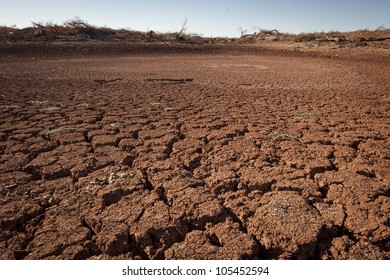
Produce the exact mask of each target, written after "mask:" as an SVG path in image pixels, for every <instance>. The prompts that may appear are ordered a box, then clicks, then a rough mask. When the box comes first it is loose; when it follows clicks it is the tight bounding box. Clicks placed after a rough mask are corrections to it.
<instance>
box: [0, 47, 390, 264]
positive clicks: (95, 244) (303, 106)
mask: <svg viewBox="0 0 390 280" xmlns="http://www.w3.org/2000/svg"><path fill="white" fill-rule="evenodd" d="M64 48H65V47H64ZM64 48H63V49H64ZM188 48H189V50H188V51H187V52H181V53H176V54H175V52H174V51H170V52H166V53H164V52H157V51H155V50H153V51H150V52H149V53H143V54H142V53H141V54H136V53H135V52H126V51H124V52H123V53H122V54H120V55H119V54H118V55H107V54H104V55H95V56H93V55H91V56H88V57H82V56H80V55H79V54H77V53H75V52H74V53H73V57H72V55H67V56H66V57H61V56H59V55H53V56H47V53H46V54H45V53H44V51H43V53H41V55H40V56H39V55H37V56H35V55H34V56H31V55H29V53H28V52H27V54H26V53H25V54H24V55H23V56H17V55H15V54H12V53H10V52H9V51H8V53H6V52H5V53H4V52H3V55H2V56H1V57H0V90H1V91H0V151H1V158H0V172H1V173H0V187H1V188H0V258H1V259H389V258H390V228H389V226H390V223H389V212H390V198H389V195H390V170H389V169H390V168H389V166H390V113H389V111H390V110H389V109H390V106H389V105H390V83H389V81H390V71H389V70H390V67H389V66H390V56H389V51H388V50H386V49H384V50H374V49H368V50H360V49H349V50H326V51H325V50H324V51H323V53H320V54H318V55H313V54H312V53H310V52H308V53H305V52H303V53H300V54H299V55H297V54H296V53H295V52H294V51H289V52H287V53H284V52H281V51H275V52H272V51H269V50H268V51H267V52H262V51H258V52H252V51H251V52H249V51H248V52H246V51H245V46H242V47H240V48H241V49H239V50H238V49H234V50H232V51H228V50H227V51H223V48H219V49H218V52H215V53H214V54H207V47H204V49H203V51H202V52H203V53H199V52H195V51H194V52H191V47H188ZM210 48H211V47H210ZM126 50H127V51H128V49H126ZM248 50H249V47H248ZM252 50H253V47H252ZM3 51H4V49H3ZM163 51H164V50H163ZM45 55H46V56H47V57H43V56H45Z"/></svg>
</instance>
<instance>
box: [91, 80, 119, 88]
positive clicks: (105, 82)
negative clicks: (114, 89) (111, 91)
mask: <svg viewBox="0 0 390 280" xmlns="http://www.w3.org/2000/svg"><path fill="white" fill-rule="evenodd" d="M121 80H123V78H117V79H112V80H93V81H94V82H95V83H99V84H100V85H101V86H102V85H103V84H108V83H113V82H116V81H121Z"/></svg>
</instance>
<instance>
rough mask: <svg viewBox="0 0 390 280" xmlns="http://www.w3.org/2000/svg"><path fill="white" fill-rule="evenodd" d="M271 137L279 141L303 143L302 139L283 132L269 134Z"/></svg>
mask: <svg viewBox="0 0 390 280" xmlns="http://www.w3.org/2000/svg"><path fill="white" fill-rule="evenodd" d="M268 136H269V137H271V138H276V139H278V140H282V141H283V140H284V141H297V142H300V143H302V141H301V139H299V138H298V137H295V136H293V135H291V134H286V133H281V132H271V133H269V134H268Z"/></svg>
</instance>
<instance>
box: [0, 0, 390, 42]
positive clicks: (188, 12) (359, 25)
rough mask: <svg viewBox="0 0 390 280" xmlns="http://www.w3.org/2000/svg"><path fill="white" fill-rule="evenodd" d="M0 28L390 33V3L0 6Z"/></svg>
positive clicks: (145, 1) (7, 1) (282, 0)
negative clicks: (76, 23) (70, 22)
mask: <svg viewBox="0 0 390 280" xmlns="http://www.w3.org/2000/svg"><path fill="white" fill-rule="evenodd" d="M0 7H1V8H0V25H13V24H15V25H16V26H18V27H26V26H31V21H35V22H48V21H51V22H53V23H58V24H61V23H63V22H64V21H65V20H67V19H71V18H74V17H75V16H79V17H80V18H81V19H83V20H86V21H87V22H88V23H90V24H93V25H97V26H108V27H112V28H129V29H134V30H141V31H148V30H154V31H160V32H174V31H178V30H179V29H180V27H181V24H182V23H183V21H184V19H185V18H187V19H188V23H187V27H188V28H187V31H188V32H190V33H198V34H202V35H204V36H214V37H218V36H231V37H235V36H239V35H240V33H239V31H238V28H239V27H242V28H243V29H246V30H248V31H249V32H250V33H252V32H253V30H254V29H253V28H254V27H256V26H258V27H262V28H266V29H278V30H279V31H282V32H289V33H301V32H319V31H330V30H338V31H351V30H357V29H365V28H368V29H376V28H378V27H379V26H382V25H384V26H385V27H387V28H389V27H390V0H355V1H352V0H351V1H345V0H338V1H337V0H319V1H315V0H311V1H310V0H289V1H287V0H268V1H265V0H257V1H256V0H225V1H223V0H208V1H206V0H161V1H157V0H127V1H126V0H105V1H103V0H61V1H57V0H32V1H28V0H25V1H21V0H0Z"/></svg>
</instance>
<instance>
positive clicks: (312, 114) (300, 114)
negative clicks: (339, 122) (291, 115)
mask: <svg viewBox="0 0 390 280" xmlns="http://www.w3.org/2000/svg"><path fill="white" fill-rule="evenodd" d="M296 114H297V115H299V116H302V117H308V118H310V117H322V114H318V113H314V112H304V111H297V112H296Z"/></svg>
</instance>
